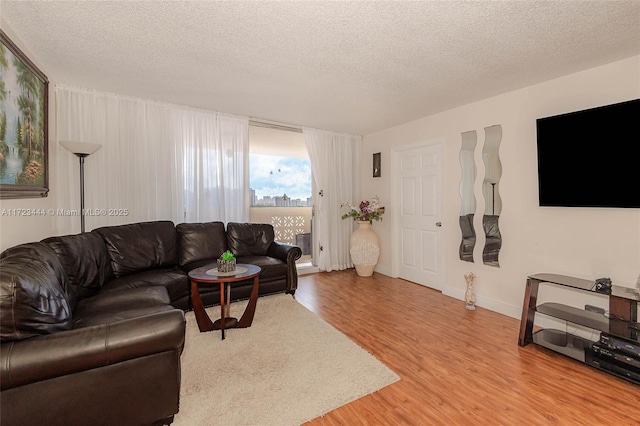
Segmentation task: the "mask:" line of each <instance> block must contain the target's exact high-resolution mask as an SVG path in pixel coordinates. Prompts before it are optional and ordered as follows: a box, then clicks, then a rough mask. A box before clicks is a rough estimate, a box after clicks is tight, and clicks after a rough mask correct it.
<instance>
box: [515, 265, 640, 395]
mask: <svg viewBox="0 0 640 426" xmlns="http://www.w3.org/2000/svg"><path fill="white" fill-rule="evenodd" d="M540 283H547V284H551V285H557V286H562V287H566V288H571V289H573V290H577V291H585V292H594V293H595V292H597V293H600V294H606V295H608V299H609V309H608V311H609V312H608V314H607V315H604V312H603V310H600V309H593V307H590V309H580V308H576V307H573V306H567V305H564V304H562V303H556V302H545V303H541V304H539V305H538V304H537V300H538V289H539V285H540ZM638 302H640V294H639V293H638V292H637V291H636V290H635V289H633V288H629V287H622V286H619V285H613V284H612V282H611V280H610V279H609V278H600V279H598V280H596V281H591V280H585V279H581V278H574V277H568V276H564V275H557V274H535V275H530V276H529V277H527V286H526V289H525V297H524V303H523V307H522V319H521V321H520V335H519V337H518V344H519V345H520V346H526V345H527V344H529V343H535V344H537V345H540V346H543V347H545V348H547V349H551V350H553V351H556V352H558V353H561V354H564V355H566V356H568V357H571V358H573V359H575V360H578V361H580V362H584V363H585V364H587V365H590V366H592V367H595V368H597V369H599V370H603V371H606V372H608V373H611V374H613V375H615V376H618V377H621V378H624V379H626V380H628V381H630V382H633V383H635V384H640V327H639V323H638V306H639V305H638ZM538 314H542V315H546V316H550V317H553V318H556V319H559V320H563V321H566V322H567V323H573V324H576V325H579V326H582V327H586V328H587V329H591V330H593V331H597V332H599V333H598V334H597V337H596V336H595V335H594V334H592V335H591V337H590V338H585V337H581V336H579V335H576V334H571V333H569V332H567V331H566V330H557V329H554V328H541V329H539V330H537V331H535V332H534V322H535V318H536V315H538ZM594 338H596V339H597V340H595V341H594Z"/></svg>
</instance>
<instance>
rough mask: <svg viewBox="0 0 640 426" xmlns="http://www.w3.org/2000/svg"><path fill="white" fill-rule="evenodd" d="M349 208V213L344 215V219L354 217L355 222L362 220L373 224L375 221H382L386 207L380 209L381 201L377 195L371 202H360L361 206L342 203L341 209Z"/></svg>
mask: <svg viewBox="0 0 640 426" xmlns="http://www.w3.org/2000/svg"><path fill="white" fill-rule="evenodd" d="M344 206H348V207H349V213H345V214H343V215H342V219H346V218H348V217H352V218H353V219H354V220H362V221H369V222H373V221H374V220H382V215H383V214H384V207H380V199H379V198H378V196H377V195H376V196H375V197H373V198H372V199H371V201H366V200H365V201H360V205H357V206H356V205H355V204H351V203H342V205H341V207H344Z"/></svg>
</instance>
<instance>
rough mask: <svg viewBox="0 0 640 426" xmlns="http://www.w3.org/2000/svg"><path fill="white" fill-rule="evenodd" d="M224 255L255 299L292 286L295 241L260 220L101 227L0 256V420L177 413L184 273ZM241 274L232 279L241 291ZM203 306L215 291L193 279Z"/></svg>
mask: <svg viewBox="0 0 640 426" xmlns="http://www.w3.org/2000/svg"><path fill="white" fill-rule="evenodd" d="M227 249H229V250H231V251H232V252H233V253H234V254H235V255H236V257H237V261H238V262H239V263H253V264H256V265H258V266H260V267H261V268H262V273H261V276H260V294H261V295H263V294H270V293H277V292H287V293H294V292H295V290H296V287H297V272H296V266H295V261H296V260H297V259H299V258H300V256H301V254H302V253H301V250H300V248H299V247H296V246H293V245H288V244H284V243H279V242H277V241H275V240H274V231H273V227H272V226H271V225H268V224H248V223H229V224H227V229H226V231H225V226H224V224H223V223H222V222H209V223H194V224H179V225H177V226H174V224H173V223H172V222H169V221H156V222H143V223H134V224H130V225H121V226H110V227H103V228H99V229H95V230H93V231H91V232H87V233H83V234H77V235H67V236H60V237H51V238H47V239H45V240H42V241H41V242H34V243H28V244H22V245H19V246H16V247H12V248H10V249H7V250H5V251H4V252H3V253H2V254H0V332H1V333H0V338H1V344H0V361H1V363H2V365H1V366H0V387H1V393H0V419H1V422H2V425H3V426H5V425H7V426H9V425H149V424H169V423H171V421H172V420H173V416H174V415H175V414H176V413H177V412H178V408H179V395H180V356H181V354H182V350H183V347H184V332H185V322H184V311H185V310H189V309H190V294H189V291H190V286H189V281H188V277H187V273H188V271H190V270H191V269H194V268H196V267H199V266H203V265H205V264H207V263H210V262H214V261H215V259H216V258H218V257H219V256H220V255H221V254H222V253H223V252H224V251H225V250H227ZM251 285H252V280H250V281H246V282H241V283H238V284H237V285H234V287H233V289H232V291H231V295H232V299H233V300H238V299H243V298H247V297H248V296H249V294H250V291H251ZM200 293H201V295H202V299H203V302H204V303H205V304H206V305H213V304H215V303H216V302H217V301H219V288H218V286H201V288H200Z"/></svg>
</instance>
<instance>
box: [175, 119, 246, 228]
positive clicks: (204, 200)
mask: <svg viewBox="0 0 640 426" xmlns="http://www.w3.org/2000/svg"><path fill="white" fill-rule="evenodd" d="M175 122H176V139H177V140H181V141H182V144H181V145H182V149H183V150H184V152H183V158H184V179H185V185H184V188H185V217H184V220H185V222H208V221H212V220H220V221H222V222H225V223H226V222H248V221H249V199H248V193H249V192H248V190H247V185H248V184H247V182H248V181H249V168H248V161H249V154H248V153H249V120H247V119H243V118H236V117H227V116H223V115H211V114H207V113H200V112H194V111H177V112H176V114H175Z"/></svg>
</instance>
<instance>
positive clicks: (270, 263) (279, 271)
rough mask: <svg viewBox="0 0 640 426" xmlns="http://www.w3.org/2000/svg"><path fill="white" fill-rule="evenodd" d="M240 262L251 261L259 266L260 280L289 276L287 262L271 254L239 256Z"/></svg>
mask: <svg viewBox="0 0 640 426" xmlns="http://www.w3.org/2000/svg"><path fill="white" fill-rule="evenodd" d="M238 262H239V263H250V264H252V265H256V266H259V267H260V269H262V271H261V272H260V281H261V282H262V281H269V280H272V279H282V278H285V277H286V276H287V264H286V263H284V262H283V261H281V260H278V259H276V258H273V257H269V256H243V257H239V258H238Z"/></svg>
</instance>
